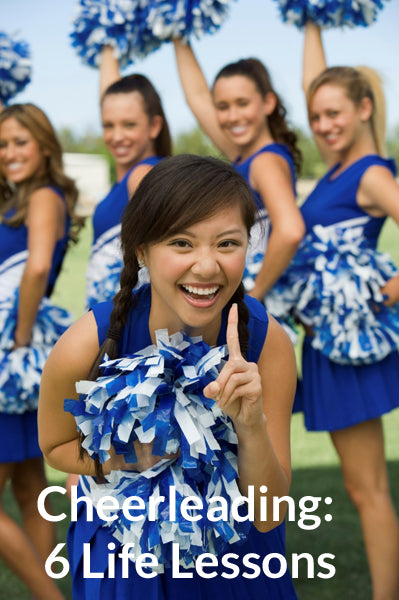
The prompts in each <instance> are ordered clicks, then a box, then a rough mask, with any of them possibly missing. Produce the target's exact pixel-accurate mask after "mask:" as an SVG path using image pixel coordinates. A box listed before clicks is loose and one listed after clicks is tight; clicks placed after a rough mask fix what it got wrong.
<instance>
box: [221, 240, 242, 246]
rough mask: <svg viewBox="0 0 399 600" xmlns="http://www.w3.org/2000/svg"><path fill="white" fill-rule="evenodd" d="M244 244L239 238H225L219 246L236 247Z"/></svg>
mask: <svg viewBox="0 0 399 600" xmlns="http://www.w3.org/2000/svg"><path fill="white" fill-rule="evenodd" d="M241 245H242V244H241V243H240V242H239V241H238V240H223V241H222V242H220V243H219V248H236V247H237V246H241Z"/></svg>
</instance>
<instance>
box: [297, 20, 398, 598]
mask: <svg viewBox="0 0 399 600" xmlns="http://www.w3.org/2000/svg"><path fill="white" fill-rule="evenodd" d="M303 86H304V91H305V95H306V102H307V107H308V114H309V122H310V126H311V128H312V131H313V134H314V137H315V139H316V142H317V144H318V146H319V148H320V151H321V153H322V155H323V157H324V158H325V160H326V161H327V163H328V165H329V170H328V172H327V174H326V175H325V176H324V177H323V178H322V179H321V180H320V181H319V182H318V184H317V185H316V188H315V189H314V191H313V192H312V193H311V194H310V196H309V197H308V198H307V200H306V201H305V202H304V204H303V205H302V207H301V212H302V215H303V218H304V221H305V224H306V232H307V235H306V236H305V238H304V241H303V243H302V245H301V247H300V249H299V250H298V253H297V256H296V257H295V259H294V261H293V263H292V268H291V270H289V272H288V273H287V274H286V277H287V278H286V283H287V282H289V281H291V283H292V282H293V281H294V279H296V285H297V286H298V288H297V289H298V290H301V291H300V292H299V293H298V298H297V302H296V306H295V310H296V313H297V314H299V317H300V318H301V319H302V320H303V322H305V323H306V324H307V334H308V335H307V336H306V337H305V341H304V346H303V355H302V382H301V386H300V390H301V394H300V397H301V399H302V402H303V405H304V415H305V424H306V427H307V428H308V429H309V430H316V431H323V430H327V431H329V432H330V435H331V439H332V441H333V443H334V446H335V448H336V450H337V452H338V455H339V458H340V461H341V464H342V469H343V476H344V482H345V486H346V489H347V490H348V493H349V496H350V498H351V500H352V501H353V503H354V505H355V507H356V508H357V510H358V512H359V515H360V519H361V524H362V529H363V535H364V541H365V546H366V552H367V557H368V562H369V567H370V572H371V580H372V588H373V598H376V599H377V598H379V599H383V598H384V599H387V600H388V599H394V598H395V599H396V598H398V591H399V575H398V564H399V529H398V522H397V517H396V514H395V510H394V507H393V504H392V499H391V496H390V492H389V483H388V475H387V469H386V464H385V457H384V445H383V432H382V424H381V415H383V414H384V413H387V412H389V411H390V410H392V409H394V408H396V407H397V406H398V405H399V399H398V394H397V389H398V386H399V354H398V350H397V345H398V341H399V337H398V336H399V305H398V304H397V302H398V300H399V276H398V275H397V269H396V268H395V267H394V265H393V264H392V262H391V261H390V260H389V258H388V257H387V256H386V255H381V254H380V253H378V252H377V250H376V246H377V241H378V236H379V234H380V231H381V228H382V225H383V223H384V221H385V219H386V217H387V216H391V217H392V218H393V219H394V220H395V221H396V223H397V224H398V225H399V186H398V184H397V182H396V181H395V174H396V167H395V164H394V161H393V160H390V159H386V158H385V157H384V153H383V147H384V136H385V130H384V128H383V126H382V123H383V121H384V118H383V117H384V116H385V112H384V110H385V107H384V106H383V105H381V101H383V93H382V88H381V82H380V80H379V78H378V76H377V75H376V74H375V73H374V72H373V71H372V70H370V69H366V68H358V69H355V68H352V67H340V66H339V67H331V68H325V58H324V51H323V46H322V40H321V35H320V31H319V28H318V27H317V26H316V25H315V24H313V23H308V24H307V25H306V28H305V41H304V56H303ZM300 272H301V273H302V277H303V280H302V282H301V281H299V278H298V273H300ZM289 287H290V289H292V286H290V285H289ZM309 292H310V293H309ZM386 293H389V296H390V297H389V298H388V300H387V299H386V297H384V295H383V294H386ZM387 306H392V308H387ZM387 381H389V382H390V384H389V386H387V385H386V382H387Z"/></svg>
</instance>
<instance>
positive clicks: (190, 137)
mask: <svg viewBox="0 0 399 600" xmlns="http://www.w3.org/2000/svg"><path fill="white" fill-rule="evenodd" d="M173 153H174V154H197V155H199V156H215V157H217V158H223V157H222V156H221V154H220V152H219V150H218V149H217V148H215V146H214V145H213V144H212V142H211V140H210V139H209V138H208V137H207V136H206V135H205V134H204V133H203V132H202V130H201V129H200V128H199V127H196V128H195V129H192V130H191V131H187V132H183V133H180V134H179V135H178V136H177V137H176V139H175V140H174V142H173Z"/></svg>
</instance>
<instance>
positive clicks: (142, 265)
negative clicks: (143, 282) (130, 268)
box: [137, 258, 145, 269]
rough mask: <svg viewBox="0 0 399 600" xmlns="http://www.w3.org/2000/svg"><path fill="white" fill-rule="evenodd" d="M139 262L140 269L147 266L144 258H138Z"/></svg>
mask: <svg viewBox="0 0 399 600" xmlns="http://www.w3.org/2000/svg"><path fill="white" fill-rule="evenodd" d="M137 262H138V265H139V269H142V268H143V267H145V262H144V261H143V259H142V258H138V259H137Z"/></svg>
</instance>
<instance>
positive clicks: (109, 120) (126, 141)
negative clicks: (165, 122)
mask: <svg viewBox="0 0 399 600" xmlns="http://www.w3.org/2000/svg"><path fill="white" fill-rule="evenodd" d="M101 117H102V125H103V137H104V142H105V145H106V146H107V148H108V149H109V151H110V152H111V154H112V156H113V157H114V159H115V162H116V164H117V165H118V166H120V167H122V168H123V169H125V170H126V171H127V170H128V169H130V168H131V167H132V166H133V165H134V164H136V163H137V162H139V161H140V160H143V159H144V158H148V157H149V156H152V155H153V154H154V140H155V139H156V138H157V136H158V134H159V132H160V129H161V124H162V120H161V117H154V118H153V119H150V118H149V116H148V115H147V113H146V112H145V109H144V104H143V100H142V97H141V95H140V93H139V92H129V93H126V94H124V93H123V94H110V95H109V96H105V98H104V100H103V102H102V107H101Z"/></svg>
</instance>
